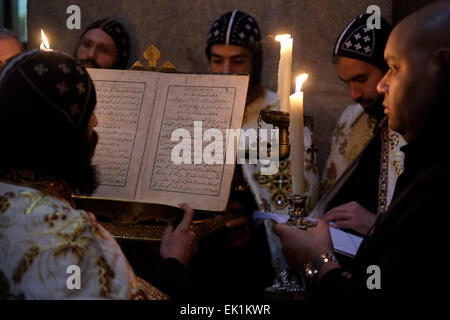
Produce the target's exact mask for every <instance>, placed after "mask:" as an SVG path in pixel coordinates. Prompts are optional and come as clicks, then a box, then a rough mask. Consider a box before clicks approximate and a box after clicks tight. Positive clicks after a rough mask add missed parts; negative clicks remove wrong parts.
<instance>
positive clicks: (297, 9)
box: [28, 0, 392, 168]
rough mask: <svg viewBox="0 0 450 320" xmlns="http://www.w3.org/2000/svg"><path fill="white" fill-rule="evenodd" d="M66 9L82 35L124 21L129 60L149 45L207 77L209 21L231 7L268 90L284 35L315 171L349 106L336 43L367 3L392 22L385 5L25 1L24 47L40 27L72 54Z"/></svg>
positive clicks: (384, 0)
mask: <svg viewBox="0 0 450 320" xmlns="http://www.w3.org/2000/svg"><path fill="white" fill-rule="evenodd" d="M71 4H77V5H79V6H80V8H81V15H82V26H81V28H82V29H84V28H85V27H86V26H87V25H88V24H89V23H91V22H92V21H94V20H97V19H99V18H103V17H106V16H111V17H113V18H116V19H118V20H120V21H122V22H123V23H124V25H125V26H126V27H127V29H128V30H129V32H130V34H131V38H132V44H133V50H132V61H135V60H136V59H137V58H138V57H140V56H141V55H142V52H143V51H144V50H145V48H147V46H148V45H150V44H154V45H156V46H157V47H158V48H159V49H160V50H161V52H162V61H164V60H170V61H171V62H172V63H173V64H174V65H175V66H177V67H178V69H179V70H180V71H183V72H207V71H208V62H207V60H206V56H205V54H204V48H205V43H206V36H207V33H208V30H209V28H210V25H211V23H212V22H213V21H214V20H215V19H217V18H218V17H219V16H220V15H221V14H223V13H225V12H227V11H229V10H232V9H235V8H237V9H239V10H241V11H244V12H247V13H249V14H251V15H253V16H254V17H255V18H256V19H257V21H258V22H259V25H260V28H261V30H262V33H263V36H264V40H263V48H264V58H265V59H264V67H263V84H264V85H265V86H266V87H268V88H270V89H272V90H274V91H276V86H277V68H278V59H279V44H278V43H277V42H275V40H274V35H276V34H280V33H290V34H291V35H292V36H293V38H294V57H293V77H295V76H296V75H297V74H299V73H301V72H307V73H309V75H310V77H309V80H308V81H307V83H306V84H305V87H304V91H305V113H306V114H308V115H312V116H313V117H314V124H315V138H316V142H317V144H318V147H319V154H318V160H319V166H320V168H322V167H323V164H324V161H325V158H326V155H327V153H328V146H329V143H330V135H331V133H332V131H333V129H334V125H335V122H336V120H337V117H338V116H339V114H340V112H341V111H342V109H343V108H344V107H345V106H346V105H347V104H349V103H350V102H351V101H350V99H349V98H348V93H347V88H346V86H345V85H344V84H343V83H341V82H340V81H339V79H338V78H337V76H336V72H335V70H334V67H333V65H332V63H331V52H332V48H333V45H334V43H335V41H336V38H337V36H338V35H339V33H340V32H341V30H342V29H343V28H344V27H345V26H346V24H347V23H348V22H349V21H350V20H351V19H353V18H354V17H356V16H357V15H358V14H360V13H362V12H365V11H366V9H367V7H368V6H369V5H371V4H377V5H379V6H380V8H381V13H382V15H383V16H384V17H385V18H386V19H387V20H388V21H391V17H392V1H391V0H285V1H282V0H246V1H243V0H227V1H224V0H172V1H167V0H152V1H144V0H128V1H120V0H103V1H97V0H96V1H93V0H78V1H74V0H46V1H42V0H29V1H28V36H29V44H30V48H37V47H38V44H39V42H40V29H41V28H43V29H44V30H45V32H46V33H47V35H48V37H49V39H50V41H51V44H52V47H53V48H55V49H57V50H61V51H65V52H68V53H73V52H74V49H75V46H76V45H77V41H78V38H79V36H80V34H81V32H82V30H74V31H70V30H68V29H67V28H66V19H67V17H68V15H67V13H66V8H67V7H68V6H69V5H71ZM162 61H161V62H162ZM292 87H294V81H293V83H292Z"/></svg>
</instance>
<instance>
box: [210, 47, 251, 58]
mask: <svg viewBox="0 0 450 320" xmlns="http://www.w3.org/2000/svg"><path fill="white" fill-rule="evenodd" d="M211 55H217V56H224V57H234V56H251V55H252V52H251V51H250V49H248V48H246V47H242V46H235V45H228V44H216V45H213V46H212V47H211Z"/></svg>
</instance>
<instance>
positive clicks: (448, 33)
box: [393, 0, 450, 54]
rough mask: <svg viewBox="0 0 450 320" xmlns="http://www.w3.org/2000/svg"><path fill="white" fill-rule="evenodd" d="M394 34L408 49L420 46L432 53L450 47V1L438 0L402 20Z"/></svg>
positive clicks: (422, 49) (421, 49)
mask: <svg viewBox="0 0 450 320" xmlns="http://www.w3.org/2000/svg"><path fill="white" fill-rule="evenodd" d="M393 36H395V38H396V39H397V41H400V42H401V44H403V45H405V46H406V49H415V50H417V49H418V48H420V50H419V51H422V52H424V51H426V53H428V54H432V53H433V52H434V51H435V50H437V49H439V48H442V47H446V48H450V1H448V0H447V1H437V2H434V3H432V4H431V5H428V6H426V7H425V8H423V9H421V10H419V11H417V12H415V13H413V14H411V15H410V16H408V17H406V18H405V19H404V20H402V21H401V22H400V23H399V24H398V25H397V27H396V28H395V29H394V31H393Z"/></svg>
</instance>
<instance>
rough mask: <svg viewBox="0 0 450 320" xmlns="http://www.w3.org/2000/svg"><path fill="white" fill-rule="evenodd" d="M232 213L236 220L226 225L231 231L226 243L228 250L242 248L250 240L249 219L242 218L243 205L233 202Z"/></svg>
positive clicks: (231, 205)
mask: <svg viewBox="0 0 450 320" xmlns="http://www.w3.org/2000/svg"><path fill="white" fill-rule="evenodd" d="M230 211H231V213H232V214H233V215H234V216H235V217H236V218H235V219H232V220H230V221H228V222H227V223H226V224H225V226H226V227H227V228H228V230H229V232H228V235H227V240H226V243H225V247H227V248H232V247H238V246H242V245H244V244H247V243H248V241H249V240H250V232H249V230H248V224H247V218H245V217H244V216H242V205H241V204H239V203H237V202H231V204H230Z"/></svg>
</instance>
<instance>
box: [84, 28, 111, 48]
mask: <svg viewBox="0 0 450 320" xmlns="http://www.w3.org/2000/svg"><path fill="white" fill-rule="evenodd" d="M83 39H88V40H91V41H94V42H96V43H101V44H104V45H108V46H113V47H114V48H116V43H115V42H114V39H113V38H112V37H111V36H110V35H109V34H108V33H106V32H105V31H103V30H102V29H99V28H95V29H91V30H89V31H87V32H86V33H85V34H84V36H83Z"/></svg>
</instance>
